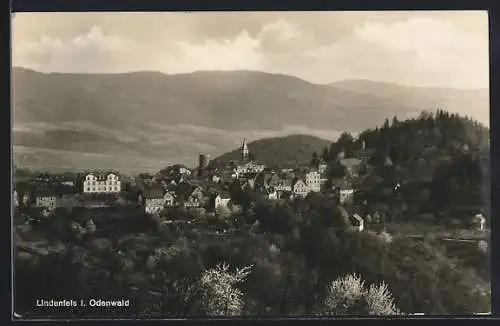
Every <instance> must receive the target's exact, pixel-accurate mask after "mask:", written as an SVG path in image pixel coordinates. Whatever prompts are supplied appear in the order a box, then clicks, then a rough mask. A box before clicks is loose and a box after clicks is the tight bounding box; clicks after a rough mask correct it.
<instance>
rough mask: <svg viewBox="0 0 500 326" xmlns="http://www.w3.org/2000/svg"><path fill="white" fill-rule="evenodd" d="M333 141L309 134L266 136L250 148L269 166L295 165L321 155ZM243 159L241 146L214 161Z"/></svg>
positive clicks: (258, 158) (251, 144) (256, 156)
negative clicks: (314, 153)
mask: <svg viewBox="0 0 500 326" xmlns="http://www.w3.org/2000/svg"><path fill="white" fill-rule="evenodd" d="M330 144H331V141H328V140H325V139H321V138H318V137H313V136H308V135H291V136H287V137H275V138H266V139H259V140H256V141H253V142H251V143H249V144H248V149H249V150H250V152H251V153H252V155H253V156H254V157H255V159H256V160H257V161H259V162H261V163H264V164H266V165H267V166H273V165H278V166H280V167H284V168H286V167H295V166H297V165H298V164H307V163H309V162H310V161H311V154H312V153H313V151H316V152H317V153H318V154H319V155H321V152H322V151H323V149H324V148H325V147H326V148H328V147H329V146H330ZM239 159H241V151H240V149H239V148H237V149H235V150H233V151H231V152H228V153H226V154H223V155H221V156H219V157H217V158H215V159H214V162H218V163H219V162H229V161H232V160H239Z"/></svg>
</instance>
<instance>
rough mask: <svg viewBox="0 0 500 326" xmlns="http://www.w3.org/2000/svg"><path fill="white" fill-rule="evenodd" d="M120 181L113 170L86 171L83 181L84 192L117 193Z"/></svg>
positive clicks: (119, 188) (119, 189)
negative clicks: (102, 171)
mask: <svg viewBox="0 0 500 326" xmlns="http://www.w3.org/2000/svg"><path fill="white" fill-rule="evenodd" d="M120 191H121V181H120V177H119V175H118V174H117V173H114V172H104V173H101V172H91V173H87V174H86V175H85V177H84V181H83V193H84V194H100V193H108V194H110V193H111V194H112V193H119V192H120Z"/></svg>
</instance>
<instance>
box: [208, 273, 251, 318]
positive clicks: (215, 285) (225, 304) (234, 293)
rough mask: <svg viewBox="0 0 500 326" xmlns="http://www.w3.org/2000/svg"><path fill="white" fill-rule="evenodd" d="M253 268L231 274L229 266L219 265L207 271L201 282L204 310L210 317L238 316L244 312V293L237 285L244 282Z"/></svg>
mask: <svg viewBox="0 0 500 326" xmlns="http://www.w3.org/2000/svg"><path fill="white" fill-rule="evenodd" d="M250 268H251V266H247V267H245V268H243V269H237V270H236V271H235V272H233V273H231V272H230V271H229V265H227V264H219V265H217V266H216V268H213V269H209V270H206V271H205V272H204V273H203V275H202V277H201V280H200V284H201V288H202V292H203V301H202V305H203V310H204V313H205V314H207V315H209V316H238V315H241V314H242V310H243V305H244V301H243V293H242V292H241V291H240V290H239V289H238V288H236V285H237V284H239V283H241V282H243V281H244V280H245V279H246V277H247V276H248V274H249V273H250Z"/></svg>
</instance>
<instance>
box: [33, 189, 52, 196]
mask: <svg viewBox="0 0 500 326" xmlns="http://www.w3.org/2000/svg"><path fill="white" fill-rule="evenodd" d="M34 194H35V197H55V196H56V192H55V190H54V189H37V190H35V192H34Z"/></svg>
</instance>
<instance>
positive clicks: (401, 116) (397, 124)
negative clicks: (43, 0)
mask: <svg viewBox="0 0 500 326" xmlns="http://www.w3.org/2000/svg"><path fill="white" fill-rule="evenodd" d="M11 78H12V100H11V103H12V108H11V110H12V156H13V157H12V164H13V168H12V171H13V175H12V192H11V194H12V229H13V230H12V232H13V235H12V254H13V259H12V261H13V267H12V275H13V293H12V298H13V307H12V315H13V316H14V317H15V318H17V319H38V320H39V319H65V320H67V319H71V318H74V319H101V318H120V319H137V318H146V319H147V318H151V319H186V318H207V319H213V318H218V319H219V318H257V317H258V318H309V317H314V318H317V317H325V318H331V317H339V316H345V317H360V316H361V317H363V316H372V317H376V316H387V315H391V316H416V315H425V316H432V315H440V316H442V315H446V316H453V315H477V314H486V315H487V314H490V313H491V273H490V214H491V209H490V206H491V202H490V98H489V96H490V95H489V31H488V13H487V12H486V11H356V12H354V11H352V12H349V11H316V12H313V11H311V12H298V11H296V12H292V11H283V12H280V11H267V12H265V11H261V12H245V11H239V12H237V11H233V12H231V11H227V12H78V13H77V12H74V13H73V12H64V13H62V12H60V13H56V12H46V13H41V12H40V13H28V12H21V13H16V15H15V16H12V77H11Z"/></svg>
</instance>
